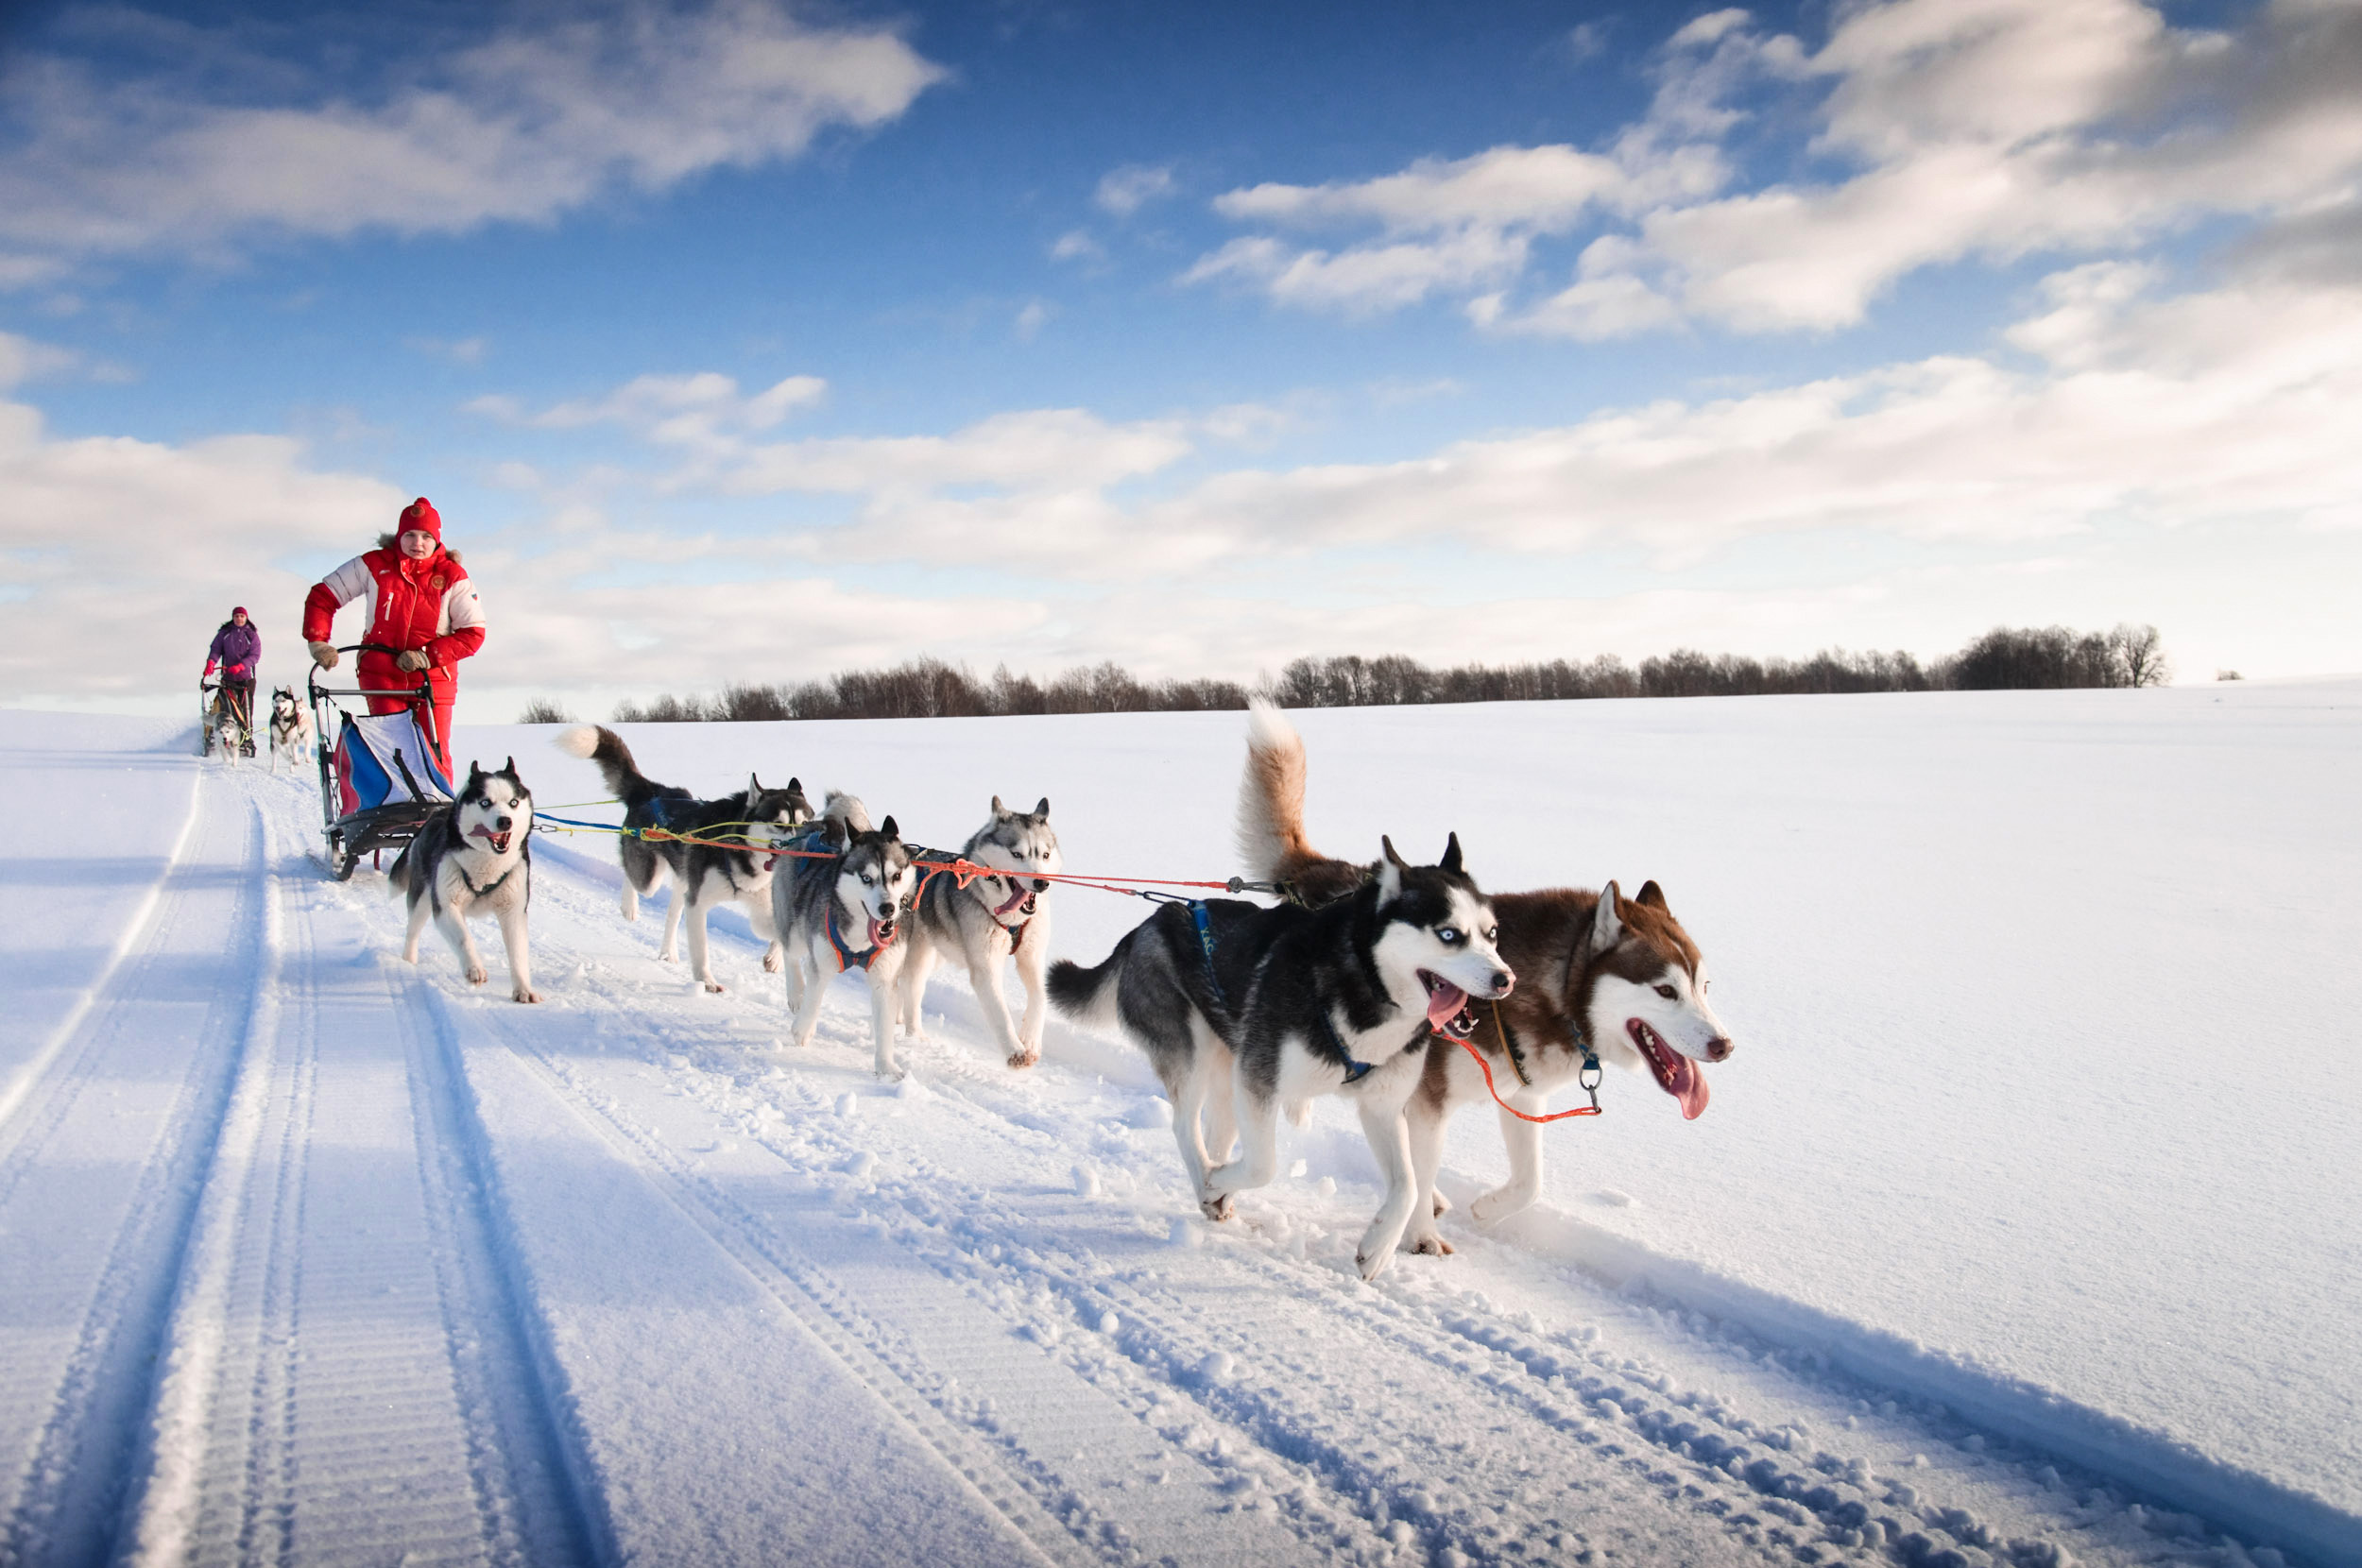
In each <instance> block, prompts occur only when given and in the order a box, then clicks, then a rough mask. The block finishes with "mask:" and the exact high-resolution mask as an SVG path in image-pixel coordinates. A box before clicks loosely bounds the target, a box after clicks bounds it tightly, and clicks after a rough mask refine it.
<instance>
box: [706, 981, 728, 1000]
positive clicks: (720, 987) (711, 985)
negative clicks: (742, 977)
mask: <svg viewBox="0 0 2362 1568" xmlns="http://www.w3.org/2000/svg"><path fill="white" fill-rule="evenodd" d="M728 989H729V988H728V987H727V986H726V985H724V984H723V983H722V982H721V981H720V980H708V981H706V995H707V996H709V997H718V996H720V995H721V994H722V993H723V992H725V991H727V990H728Z"/></svg>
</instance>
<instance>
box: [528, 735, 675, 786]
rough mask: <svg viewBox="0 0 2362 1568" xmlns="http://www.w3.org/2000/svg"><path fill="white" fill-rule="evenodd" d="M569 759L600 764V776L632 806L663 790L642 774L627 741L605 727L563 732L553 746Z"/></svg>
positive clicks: (553, 742) (552, 742)
mask: <svg viewBox="0 0 2362 1568" xmlns="http://www.w3.org/2000/svg"><path fill="white" fill-rule="evenodd" d="M550 743H551V744H552V745H555V746H556V748H557V749H558V750H560V751H562V752H564V753H565V754H566V755H567V756H569V757H579V758H584V759H585V760H587V761H590V762H593V763H595V764H597V766H598V770H599V776H600V777H602V778H604V779H606V780H607V787H608V790H609V791H610V792H611V793H613V794H614V795H615V797H616V798H617V799H619V800H622V801H624V802H625V804H630V803H631V801H632V798H633V796H634V795H635V794H656V793H661V791H662V790H663V786H662V785H660V784H658V783H656V782H655V781H654V780H653V779H651V778H649V777H648V776H647V775H644V774H642V772H641V771H640V764H639V763H638V762H637V761H635V760H634V759H633V758H632V755H631V748H630V747H629V746H627V745H625V744H624V738H623V737H622V736H620V735H618V734H616V733H615V732H614V731H613V730H611V729H609V728H608V727H607V726H606V725H605V724H575V725H574V726H573V727H572V728H571V729H561V730H559V731H558V732H557V737H556V740H554V741H551V742H550Z"/></svg>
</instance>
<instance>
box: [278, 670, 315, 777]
mask: <svg viewBox="0 0 2362 1568" xmlns="http://www.w3.org/2000/svg"><path fill="white" fill-rule="evenodd" d="M311 756H312V715H310V714H309V713H306V712H305V711H304V710H303V705H302V704H301V703H300V702H298V701H297V700H296V694H295V692H294V690H292V689H291V688H288V687H284V686H282V687H278V688H276V689H275V690H272V692H271V694H270V771H271V772H273V773H277V772H278V771H279V759H280V758H282V757H283V758H286V759H287V765H288V766H289V767H292V768H295V769H296V770H298V771H299V772H300V771H301V769H302V767H303V765H304V764H305V763H306V762H308V761H310V760H311Z"/></svg>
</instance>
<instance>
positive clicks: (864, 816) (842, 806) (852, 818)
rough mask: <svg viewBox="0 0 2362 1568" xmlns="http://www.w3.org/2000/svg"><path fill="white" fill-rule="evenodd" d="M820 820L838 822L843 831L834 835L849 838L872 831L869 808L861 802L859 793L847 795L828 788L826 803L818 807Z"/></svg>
mask: <svg viewBox="0 0 2362 1568" xmlns="http://www.w3.org/2000/svg"><path fill="white" fill-rule="evenodd" d="M820 820H821V821H823V822H833V823H840V824H842V825H843V831H841V832H839V833H838V834H837V835H836V836H837V837H839V838H842V839H847V840H848V841H849V840H850V839H851V838H852V837H853V836H854V835H856V834H860V833H867V832H872V831H874V829H873V828H872V827H870V826H869V808H868V807H866V806H864V805H863V804H862V803H861V797H860V796H859V795H848V794H847V793H845V792H844V791H843V790H830V792H829V799H828V804H827V805H825V806H823V807H822V808H821V809H820Z"/></svg>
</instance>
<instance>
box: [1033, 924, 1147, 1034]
mask: <svg viewBox="0 0 2362 1568" xmlns="http://www.w3.org/2000/svg"><path fill="white" fill-rule="evenodd" d="M1130 946H1132V939H1131V938H1130V937H1129V936H1126V937H1125V938H1124V939H1123V940H1122V941H1121V942H1119V943H1117V944H1116V950H1115V951H1114V952H1112V953H1109V954H1108V955H1107V959H1106V962H1105V963H1102V964H1100V965H1099V966H1098V967H1097V968H1094V969H1086V968H1084V967H1083V966H1082V965H1081V964H1079V963H1075V962H1074V961H1073V960H1072V959H1067V958H1062V959H1060V960H1058V961H1057V962H1056V963H1053V964H1052V965H1051V966H1050V976H1049V984H1050V1005H1051V1006H1053V1007H1054V1008H1056V1009H1057V1010H1058V1011H1059V1012H1060V1013H1061V1014H1065V1015H1066V1016H1067V1017H1070V1018H1071V1019H1073V1020H1074V1021H1075V1022H1076V1023H1078V1024H1087V1025H1089V1026H1090V1027H1092V1028H1094V1029H1106V1030H1112V1029H1114V1028H1116V1027H1117V1022H1118V1020H1117V1017H1116V995H1117V993H1118V991H1119V990H1121V986H1119V984H1118V983H1117V972H1118V971H1119V970H1120V969H1121V967H1122V964H1123V955H1124V951H1125V949H1127V948H1129V947H1130Z"/></svg>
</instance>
